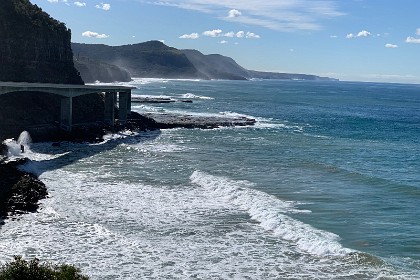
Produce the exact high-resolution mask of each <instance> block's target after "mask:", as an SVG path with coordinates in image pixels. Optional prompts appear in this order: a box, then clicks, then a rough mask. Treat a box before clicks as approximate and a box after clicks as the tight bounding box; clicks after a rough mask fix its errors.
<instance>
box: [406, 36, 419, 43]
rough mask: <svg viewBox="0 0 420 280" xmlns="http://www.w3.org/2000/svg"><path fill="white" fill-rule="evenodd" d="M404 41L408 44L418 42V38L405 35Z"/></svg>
mask: <svg viewBox="0 0 420 280" xmlns="http://www.w3.org/2000/svg"><path fill="white" fill-rule="evenodd" d="M405 42H406V43H410V44H420V38H414V37H407V39H405Z"/></svg>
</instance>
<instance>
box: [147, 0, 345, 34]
mask: <svg viewBox="0 0 420 280" xmlns="http://www.w3.org/2000/svg"><path fill="white" fill-rule="evenodd" d="M141 1H143V2H146V3H149V4H154V5H165V6H171V7H177V8H180V9H188V10H194V11H199V12H203V13H208V14H211V15H214V16H215V17H218V18H220V19H223V20H228V21H231V20H235V22H239V23H243V24H246V25H256V26H262V27H265V28H269V29H274V30H280V31H294V30H320V29H322V28H323V27H322V25H321V22H322V21H324V20H325V19H329V18H334V17H339V16H342V15H344V13H342V12H340V11H339V10H338V8H337V6H338V4H337V2H338V1H335V0H318V1H314V0H299V1H297V0H281V1H280V0H264V1H258V2H257V4H256V1H255V0H241V1H234V0H183V1H179V0H165V1H160V0H141ZM226 10H229V14H228V16H225V14H222V13H223V12H222V11H226ZM234 11H236V12H234ZM238 12H239V13H240V14H239V13H238Z"/></svg>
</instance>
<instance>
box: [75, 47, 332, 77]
mask: <svg viewBox="0 0 420 280" xmlns="http://www.w3.org/2000/svg"><path fill="white" fill-rule="evenodd" d="M71 46H72V50H73V53H74V55H75V57H74V62H75V65H76V68H77V69H78V70H79V72H80V73H81V76H82V78H83V79H84V80H85V82H95V81H96V80H98V81H101V82H109V81H123V82H124V81H129V77H130V76H131V77H136V78H170V79H204V80H212V79H215V80H218V79H219V80H250V79H281V80H322V81H337V79H333V78H329V77H320V76H316V75H308V74H292V73H275V72H261V71H253V70H247V69H245V68H244V67H242V66H240V65H239V64H238V63H237V62H236V61H235V60H233V59H232V58H230V57H227V56H223V55H220V54H210V55H204V54H203V53H201V52H200V51H198V50H178V49H176V48H173V47H169V46H167V45H165V44H164V43H162V42H160V41H148V42H144V43H138V44H131V45H123V46H108V45H103V44H80V43H72V45H71Z"/></svg>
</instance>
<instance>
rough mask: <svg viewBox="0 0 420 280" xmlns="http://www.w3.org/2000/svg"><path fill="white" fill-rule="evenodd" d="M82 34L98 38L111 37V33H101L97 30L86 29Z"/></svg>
mask: <svg viewBox="0 0 420 280" xmlns="http://www.w3.org/2000/svg"><path fill="white" fill-rule="evenodd" d="M82 36H83V37H89V38H97V39H105V38H108V37H109V35H106V34H99V33H97V32H92V31H85V32H83V33H82Z"/></svg>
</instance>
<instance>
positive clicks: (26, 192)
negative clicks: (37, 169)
mask: <svg viewBox="0 0 420 280" xmlns="http://www.w3.org/2000/svg"><path fill="white" fill-rule="evenodd" d="M27 161H28V160H27V159H21V160H18V161H13V162H9V163H3V164H0V218H6V217H7V216H8V215H10V214H12V215H13V214H18V213H25V212H35V211H36V210H37V209H38V201H39V200H40V199H43V198H46V197H47V195H48V192H47V188H46V186H45V185H44V183H42V182H41V181H40V180H39V179H37V178H36V177H35V176H34V175H32V174H30V173H26V172H23V171H20V170H19V169H18V166H19V165H21V164H24V163H26V162H27Z"/></svg>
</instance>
